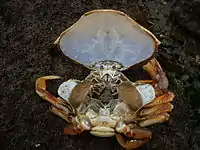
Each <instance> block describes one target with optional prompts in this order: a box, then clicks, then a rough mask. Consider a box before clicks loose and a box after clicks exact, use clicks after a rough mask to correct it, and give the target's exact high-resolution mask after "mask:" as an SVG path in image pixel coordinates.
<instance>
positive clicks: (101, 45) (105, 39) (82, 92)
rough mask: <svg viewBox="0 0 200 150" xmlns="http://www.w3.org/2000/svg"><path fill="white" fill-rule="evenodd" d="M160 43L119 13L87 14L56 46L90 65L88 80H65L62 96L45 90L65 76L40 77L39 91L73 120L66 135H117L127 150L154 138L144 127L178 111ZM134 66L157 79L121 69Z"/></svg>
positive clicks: (61, 91)
mask: <svg viewBox="0 0 200 150" xmlns="http://www.w3.org/2000/svg"><path fill="white" fill-rule="evenodd" d="M159 44H160V42H159V40H158V39H157V38H156V37H155V36H154V35H153V34H152V33H151V32H150V31H148V30H147V29H145V28H143V27H142V26H140V25H139V24H137V23H136V22H135V21H134V20H132V19H131V18H130V17H128V16H127V15H126V14H124V13H122V12H120V11H115V10H95V11H91V12H88V13H86V14H84V15H83V16H82V17H81V18H80V19H79V20H78V21H77V22H76V23H75V24H74V25H72V26H71V27H70V28H69V29H67V30H66V31H64V32H63V33H62V34H61V35H60V36H59V37H58V38H57V40H56V41H55V45H57V47H58V48H59V49H60V50H61V51H62V53H63V54H64V55H65V56H67V57H69V58H71V59H73V60H74V61H76V62H78V63H80V64H83V65H84V66H86V67H87V68H89V69H91V72H90V74H89V75H88V76H87V77H86V78H85V80H83V81H79V80H75V79H70V80H68V81H66V82H63V83H62V84H61V85H60V86H59V88H58V95H59V97H55V96H53V95H52V94H50V93H49V92H48V91H47V90H46V80H53V79H60V78H61V77H59V76H45V77H41V78H39V79H37V81H36V92H37V93H38V95H40V96H41V97H42V98H43V99H45V100H47V101H49V102H50V103H51V104H53V105H52V109H51V110H52V112H53V113H55V114H56V115H58V116H60V117H61V118H62V119H64V120H66V121H67V122H68V123H69V126H68V127H66V128H65V129H64V133H65V134H70V135H75V134H80V133H82V132H83V131H84V130H88V131H90V133H91V134H92V135H95V136H98V137H110V136H114V135H116V137H117V140H118V142H119V143H120V145H121V146H122V147H124V148H126V149H134V148H137V147H140V146H141V145H143V144H144V143H146V142H147V141H148V140H149V139H150V138H151V136H152V133H151V131H149V130H148V129H146V128H145V127H147V126H150V125H152V124H155V123H162V122H165V121H167V120H168V119H169V114H168V112H170V111H171V110H172V109H173V105H172V104H171V103H170V102H171V101H172V100H173V98H174V94H173V92H170V91H168V89H167V88H168V80H167V77H166V75H165V73H164V72H163V70H162V68H161V66H160V65H159V62H158V61H157V60H156V59H155V58H154V54H155V52H156V51H157V50H158V45H159ZM143 64H145V65H143ZM131 66H141V67H142V68H143V69H144V70H145V71H147V72H148V73H149V75H150V77H151V78H152V79H151V80H138V81H136V82H131V81H130V80H129V79H128V78H127V77H126V76H125V75H124V74H123V73H122V71H123V70H127V69H129V68H130V67H131ZM124 136H125V137H127V138H129V139H128V140H127V139H126V138H124Z"/></svg>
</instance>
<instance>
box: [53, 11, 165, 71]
mask: <svg viewBox="0 0 200 150" xmlns="http://www.w3.org/2000/svg"><path fill="white" fill-rule="evenodd" d="M99 12H111V13H116V14H119V15H122V16H125V17H126V18H127V19H128V20H130V21H131V22H132V23H133V24H134V25H136V26H138V27H139V28H140V29H141V30H142V31H144V32H145V33H147V34H148V35H150V36H151V37H152V38H153V40H154V52H153V54H152V55H151V56H150V57H149V58H147V59H145V60H142V61H140V62H138V63H136V64H133V65H131V66H128V67H123V68H122V69H121V71H125V70H128V69H129V68H132V67H134V66H138V65H140V64H145V63H147V62H148V61H149V60H151V59H152V58H153V57H154V55H155V53H156V52H157V51H158V46H159V45H160V44H161V42H160V41H159V40H158V39H157V38H156V36H155V35H154V34H153V33H152V32H151V31H149V30H148V29H146V28H145V27H143V26H142V25H140V24H139V23H137V22H136V21H135V20H134V19H132V18H131V17H130V16H128V15H127V14H126V13H124V12H122V11H119V10H114V9H96V10H92V11H88V12H86V13H84V14H83V15H82V16H81V17H80V18H79V19H78V20H77V21H76V22H75V23H73V24H72V25H71V26H70V27H68V28H67V29H66V30H64V31H63V32H61V34H60V35H59V36H58V37H57V39H56V40H55V42H54V45H56V46H57V48H58V50H59V51H61V53H62V54H63V55H64V56H66V57H68V58H70V59H71V60H73V61H74V62H75V63H78V64H80V65H83V66H84V67H86V68H88V69H90V70H93V69H94V68H92V64H91V65H85V64H82V63H80V62H79V61H77V60H75V59H73V58H71V57H69V56H67V55H65V54H64V53H63V51H62V50H61V48H60V44H59V43H60V39H61V38H62V37H63V36H64V34H66V33H67V32H68V31H69V30H71V29H72V28H73V27H74V26H76V24H78V23H79V22H81V20H82V19H83V18H84V17H86V16H88V15H91V14H93V13H99ZM122 65H123V64H122Z"/></svg>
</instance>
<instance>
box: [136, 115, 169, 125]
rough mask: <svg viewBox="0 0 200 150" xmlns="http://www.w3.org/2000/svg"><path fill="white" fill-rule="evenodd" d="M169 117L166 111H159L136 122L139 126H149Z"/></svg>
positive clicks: (164, 120)
mask: <svg viewBox="0 0 200 150" xmlns="http://www.w3.org/2000/svg"><path fill="white" fill-rule="evenodd" d="M168 119H169V114H168V113H160V114H155V115H149V116H145V117H143V118H141V121H140V122H139V123H138V125H139V126H140V127H146V126H150V125H152V124H156V123H163V122H166V121H167V120H168Z"/></svg>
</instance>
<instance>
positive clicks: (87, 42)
mask: <svg viewBox="0 0 200 150" xmlns="http://www.w3.org/2000/svg"><path fill="white" fill-rule="evenodd" d="M58 44H59V47H60V49H61V51H62V52H63V53H64V55H66V56H68V57H70V58H72V59H73V60H75V61H77V62H79V63H81V64H83V65H85V66H90V65H92V64H94V63H96V62H98V61H103V60H112V61H117V62H119V63H121V64H123V65H124V67H129V66H132V65H134V64H137V63H140V62H142V61H144V60H146V59H148V58H150V57H151V56H152V55H153V54H154V51H155V45H156V40H155V37H153V36H152V35H150V33H148V32H147V31H146V30H144V28H142V27H141V26H140V25H138V24H137V23H135V22H134V21H133V20H132V19H131V18H129V17H128V16H126V15H125V14H123V13H119V12H118V13H117V12H115V11H96V12H93V13H90V14H87V15H84V16H83V17H81V19H80V20H79V21H78V22H77V23H75V24H74V25H73V26H72V27H70V28H69V29H68V30H66V31H65V32H63V33H62V34H61V36H60V39H59V42H58Z"/></svg>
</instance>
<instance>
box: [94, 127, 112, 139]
mask: <svg viewBox="0 0 200 150" xmlns="http://www.w3.org/2000/svg"><path fill="white" fill-rule="evenodd" d="M90 133H91V134H92V135H94V136H97V137H111V136H114V135H115V130H114V129H113V128H110V127H105V126H96V127H93V128H92V129H91V131H90Z"/></svg>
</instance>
